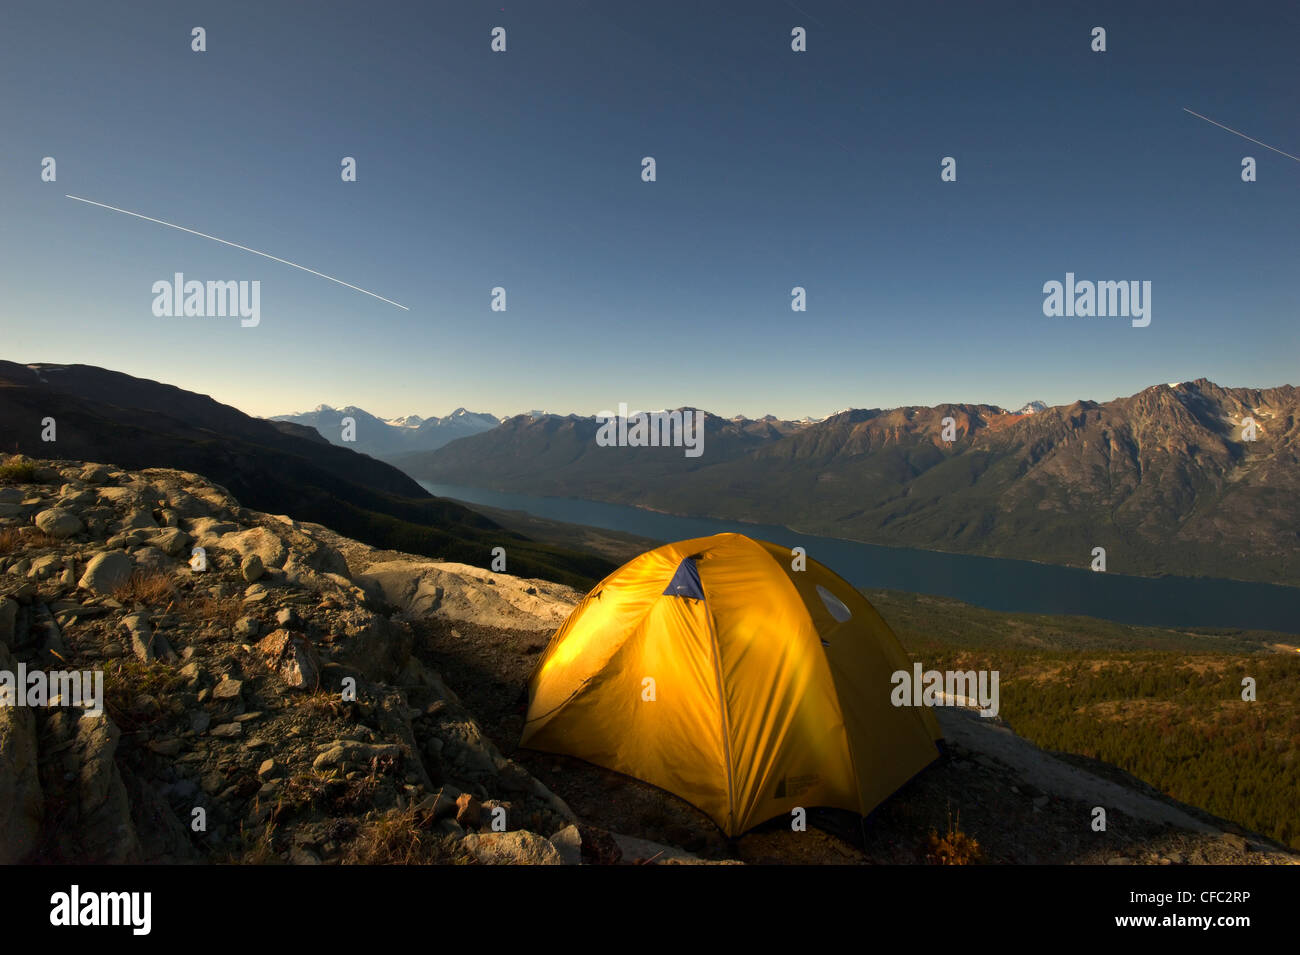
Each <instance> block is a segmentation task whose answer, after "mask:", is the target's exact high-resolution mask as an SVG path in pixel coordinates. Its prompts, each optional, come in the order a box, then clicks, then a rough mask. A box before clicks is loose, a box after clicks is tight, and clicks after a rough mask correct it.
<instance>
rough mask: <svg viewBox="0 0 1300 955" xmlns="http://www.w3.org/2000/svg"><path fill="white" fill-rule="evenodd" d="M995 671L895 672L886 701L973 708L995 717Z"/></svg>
mask: <svg viewBox="0 0 1300 955" xmlns="http://www.w3.org/2000/svg"><path fill="white" fill-rule="evenodd" d="M999 676H1000V674H999V672H998V671H997V670H978V671H977V670H944V671H939V670H926V671H925V672H922V671H921V664H920V663H914V664H912V671H911V672H910V673H909V672H908V671H907V670H895V671H894V673H893V675H892V676H890V678H889V682H890V683H892V684H894V689H893V692H891V693H890V694H889V702H891V703H893V704H894V705H895V706H973V707H975V708H976V709H978V710H979V714H980V716H997V715H998V679H999Z"/></svg>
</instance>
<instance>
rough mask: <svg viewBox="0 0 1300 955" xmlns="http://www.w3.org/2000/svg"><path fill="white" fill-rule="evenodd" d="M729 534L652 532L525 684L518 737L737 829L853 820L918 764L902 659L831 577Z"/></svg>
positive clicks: (923, 750)
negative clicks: (838, 814) (898, 684)
mask: <svg viewBox="0 0 1300 955" xmlns="http://www.w3.org/2000/svg"><path fill="white" fill-rule="evenodd" d="M803 560H804V562H805V564H806V569H798V570H796V569H793V568H794V567H795V566H798V558H797V557H796V555H795V554H793V553H792V552H791V551H790V550H789V549H788V548H784V547H778V546H777V545H775V544H769V543H766V542H764V541H756V540H751V539H750V538H748V537H745V536H743V535H741V534H717V535H715V536H713V537H701V538H696V539H694V540H688V541H681V542H679V543H676V544H667V545H665V546H663V547H659V548H656V549H655V550H652V551H649V552H647V553H645V554H642V555H641V556H640V557H637V558H635V559H634V560H632V561H630V562H628V563H627V564H624V565H623V566H622V567H620V568H619V569H618V570H616V571H615V572H614V573H612V574H611V575H610V576H608V577H606V578H605V579H604V580H603V581H601V582H600V584H599V585H597V587H596V588H595V589H594V590H592V591H591V593H589V594H588V595H587V596H586V597H585V598H584V599H583V601H582V603H580V604H579V605H578V606H577V607H576V608H575V609H574V611H573V613H572V614H570V615H569V618H568V620H566V621H565V622H564V624H563V625H562V626H561V627H560V629H559V630H557V631H556V632H555V635H554V636H553V637H552V638H551V642H550V644H549V645H548V646H547V648H546V652H545V653H544V654H543V655H542V657H541V659H540V660H539V661H538V664H537V668H536V670H535V671H534V672H533V675H532V677H531V679H530V681H529V687H528V691H529V693H528V697H529V699H528V716H527V720H526V722H525V724H524V732H523V738H522V740H521V743H520V744H521V745H522V746H526V747H529V748H532V749H537V750H544V751H547V752H552V753H563V754H566V755H569V756H576V757H578V758H580V759H583V760H586V761H587V762H590V763H595V764H596V765H598V766H604V767H607V768H609V769H613V770H616V771H618V772H621V773H625V774H627V775H629V776H634V777H636V778H638V779H642V780H644V781H646V782H648V783H652V784H653V785H655V786H658V787H660V788H661V789H665V790H667V791H668V792H671V793H675V794H676V795H678V796H680V797H682V798H683V799H685V800H686V801H687V802H690V803H692V804H693V805H695V806H697V807H699V808H700V809H701V810H703V811H704V812H706V813H707V814H708V815H709V816H711V817H712V818H713V819H714V821H715V822H717V824H718V825H719V826H720V827H721V828H722V829H723V831H724V832H726V834H727V835H728V836H735V835H738V834H739V833H742V832H744V831H745V830H747V829H750V828H752V827H754V826H756V825H758V824H759V823H761V822H763V821H765V820H767V819H771V818H772V817H773V816H778V815H787V814H789V813H790V811H791V810H792V809H794V808H795V807H799V806H802V807H805V808H807V807H812V806H827V807H835V808H840V809H848V810H851V811H854V812H857V813H860V814H861V815H864V816H865V815H866V814H867V813H868V812H870V811H871V810H872V809H874V808H875V807H876V806H877V805H879V804H880V803H881V802H882V801H883V800H884V799H885V798H886V797H888V796H889V795H890V794H891V793H893V792H894V791H895V790H896V789H898V787H899V786H901V785H902V784H903V783H905V782H906V781H907V780H908V779H910V778H911V777H912V776H914V775H915V774H916V773H918V772H919V771H920V770H921V769H923V768H924V767H925V766H927V765H928V764H929V763H930V762H932V761H933V760H934V759H935V758H936V757H937V756H938V755H939V753H938V748H937V745H936V744H937V742H938V741H939V739H940V738H941V734H940V731H939V725H938V722H937V721H936V720H935V718H934V714H933V713H931V712H930V711H929V710H928V709H925V708H916V707H895V706H894V705H892V703H891V702H890V693H891V690H892V689H893V684H892V682H891V680H890V677H891V675H892V674H893V673H894V672H896V671H898V670H903V671H906V672H908V673H909V676H910V673H911V662H910V661H909V659H908V657H907V655H906V654H905V653H904V652H903V648H902V646H901V645H900V644H899V642H898V638H897V637H895V636H894V634H893V632H892V631H891V630H890V629H889V627H888V625H887V624H886V623H885V621H884V620H882V619H881V617H880V615H879V614H878V613H876V611H875V609H874V608H873V607H872V606H871V604H870V603H869V602H868V601H867V599H866V598H865V597H863V596H862V595H861V594H859V593H858V592H857V591H856V590H855V589H854V588H853V587H851V586H850V585H849V584H848V583H847V582H845V581H844V580H843V579H842V578H841V577H839V576H838V575H837V574H835V573H833V572H832V571H830V570H828V569H827V568H826V567H823V566H822V565H821V564H819V563H817V562H816V561H814V560H811V559H807V558H803Z"/></svg>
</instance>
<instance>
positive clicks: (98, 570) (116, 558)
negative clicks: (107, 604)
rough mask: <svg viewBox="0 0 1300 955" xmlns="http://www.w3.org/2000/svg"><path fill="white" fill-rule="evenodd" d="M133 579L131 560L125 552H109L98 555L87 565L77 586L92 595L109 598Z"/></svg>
mask: <svg viewBox="0 0 1300 955" xmlns="http://www.w3.org/2000/svg"><path fill="white" fill-rule="evenodd" d="M130 579H131V558H130V557H128V556H127V555H126V554H125V553H124V552H123V551H120V550H108V551H103V552H101V553H99V554H96V555H95V556H94V557H92V558H91V559H90V563H89V564H87V565H86V572H85V573H84V574H82V575H81V580H80V581H78V582H77V586H78V587H81V588H82V589H83V590H89V591H90V592H91V593H94V594H100V595H101V596H107V595H109V594H112V593H113V591H115V590H117V589H118V588H119V587H122V586H124V585H125V584H126V583H127V582H128V581H129V580H130Z"/></svg>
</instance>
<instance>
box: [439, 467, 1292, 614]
mask: <svg viewBox="0 0 1300 955" xmlns="http://www.w3.org/2000/svg"><path fill="white" fill-rule="evenodd" d="M420 483H421V485H422V486H423V487H424V488H425V489H426V490H428V491H429V492H430V493H432V494H436V495H438V496H439V497H448V498H452V499H454V500H457V501H463V502H464V503H466V504H471V505H473V504H482V505H486V506H488V507H499V508H507V509H510V510H515V511H525V512H526V513H529V514H532V515H534V516H536V517H541V518H546V519H547V520H554V521H564V522H566V523H570V524H584V525H587V526H588V527H600V528H605V529H607V530H616V531H623V532H625V533H628V534H637V535H640V536H642V537H649V538H651V539H653V540H656V541H664V542H668V541H675V540H685V539H687V538H691V537H706V536H708V535H710V534H719V533H723V532H726V531H734V532H736V533H740V534H747V535H749V536H750V537H757V538H760V539H762V540H768V541H772V542H773V543H775V544H781V545H783V546H786V547H796V546H799V547H803V548H805V549H806V550H807V552H808V556H809V557H812V558H814V559H815V560H818V561H820V562H821V563H823V564H825V565H826V566H827V567H829V568H831V570H833V571H835V572H836V573H837V574H839V575H840V576H841V577H843V578H844V579H845V580H847V581H848V582H849V583H851V584H853V585H854V586H855V587H859V588H862V589H868V590H869V589H873V588H878V589H888V590H905V591H910V592H913V593H925V594H938V595H940V596H944V597H954V598H956V599H957V600H962V601H965V602H966V603H970V604H974V605H976V606H979V607H987V608H989V609H991V610H1008V611H1015V612H1021V613H1051V614H1083V615H1085V616H1089V617H1101V618H1103V619H1106V620H1117V621H1120V622H1122V623H1137V624H1149V625H1152V626H1161V627H1225V628H1228V627H1230V628H1242V629H1259V630H1278V631H1282V632H1284V633H1300V588H1297V587H1281V586H1276V585H1273V584H1261V583H1250V582H1245V581H1237V580H1221V579H1215V578H1207V577H1132V576H1126V575H1123V574H1113V573H1094V572H1092V571H1090V570H1086V569H1082V568H1073V567H1060V566H1056V565H1053V564H1038V563H1034V562H1032V561H1025V560H1009V559H1005V558H1000V557H974V556H970V555H966V554H945V553H940V552H938V551H931V550H911V549H908V548H903V547H881V546H877V545H875V544H863V543H860V542H857V541H847V540H839V539H837V538H833V537H816V536H813V535H810V534H800V533H798V532H796V531H792V530H790V529H789V528H788V527H778V526H773V525H768V524H743V523H739V522H734V521H719V520H713V519H710V518H700V517H677V516H674V515H671V514H657V513H655V512H653V511H645V510H641V509H640V508H636V507H627V506H624V505H621V504H604V503H600V502H598V501H582V500H577V499H573V498H562V497H534V496H532V495H528V494H507V493H504V492H500V491H489V490H484V489H481V488H470V487H458V486H454V485H448V484H431V483H428V482H424V481H422V482H420Z"/></svg>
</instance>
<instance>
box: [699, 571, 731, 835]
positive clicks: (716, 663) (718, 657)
mask: <svg viewBox="0 0 1300 955" xmlns="http://www.w3.org/2000/svg"><path fill="white" fill-rule="evenodd" d="M700 593H704V580H703V578H701V579H700ZM703 603H704V613H705V615H706V616H707V617H708V618H709V641H710V642H711V643H712V644H713V678H714V680H715V681H716V683H717V687H718V711H719V714H720V715H721V717H722V752H723V758H724V759H726V761H727V819H728V823H729V825H728V826H727V830H728V831H727V835H728V836H730V835H733V834H734V833H735V831H736V822H737V821H736V781H735V776H734V772H733V770H732V765H731V762H732V760H731V720H730V719H729V718H728V716H727V696H726V691H725V689H724V688H723V685H722V648H721V647H720V646H719V645H718V628H717V627H716V626H714V622H713V609H712V608H711V607H710V606H709V597H708V594H705V595H704V600H703Z"/></svg>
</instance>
